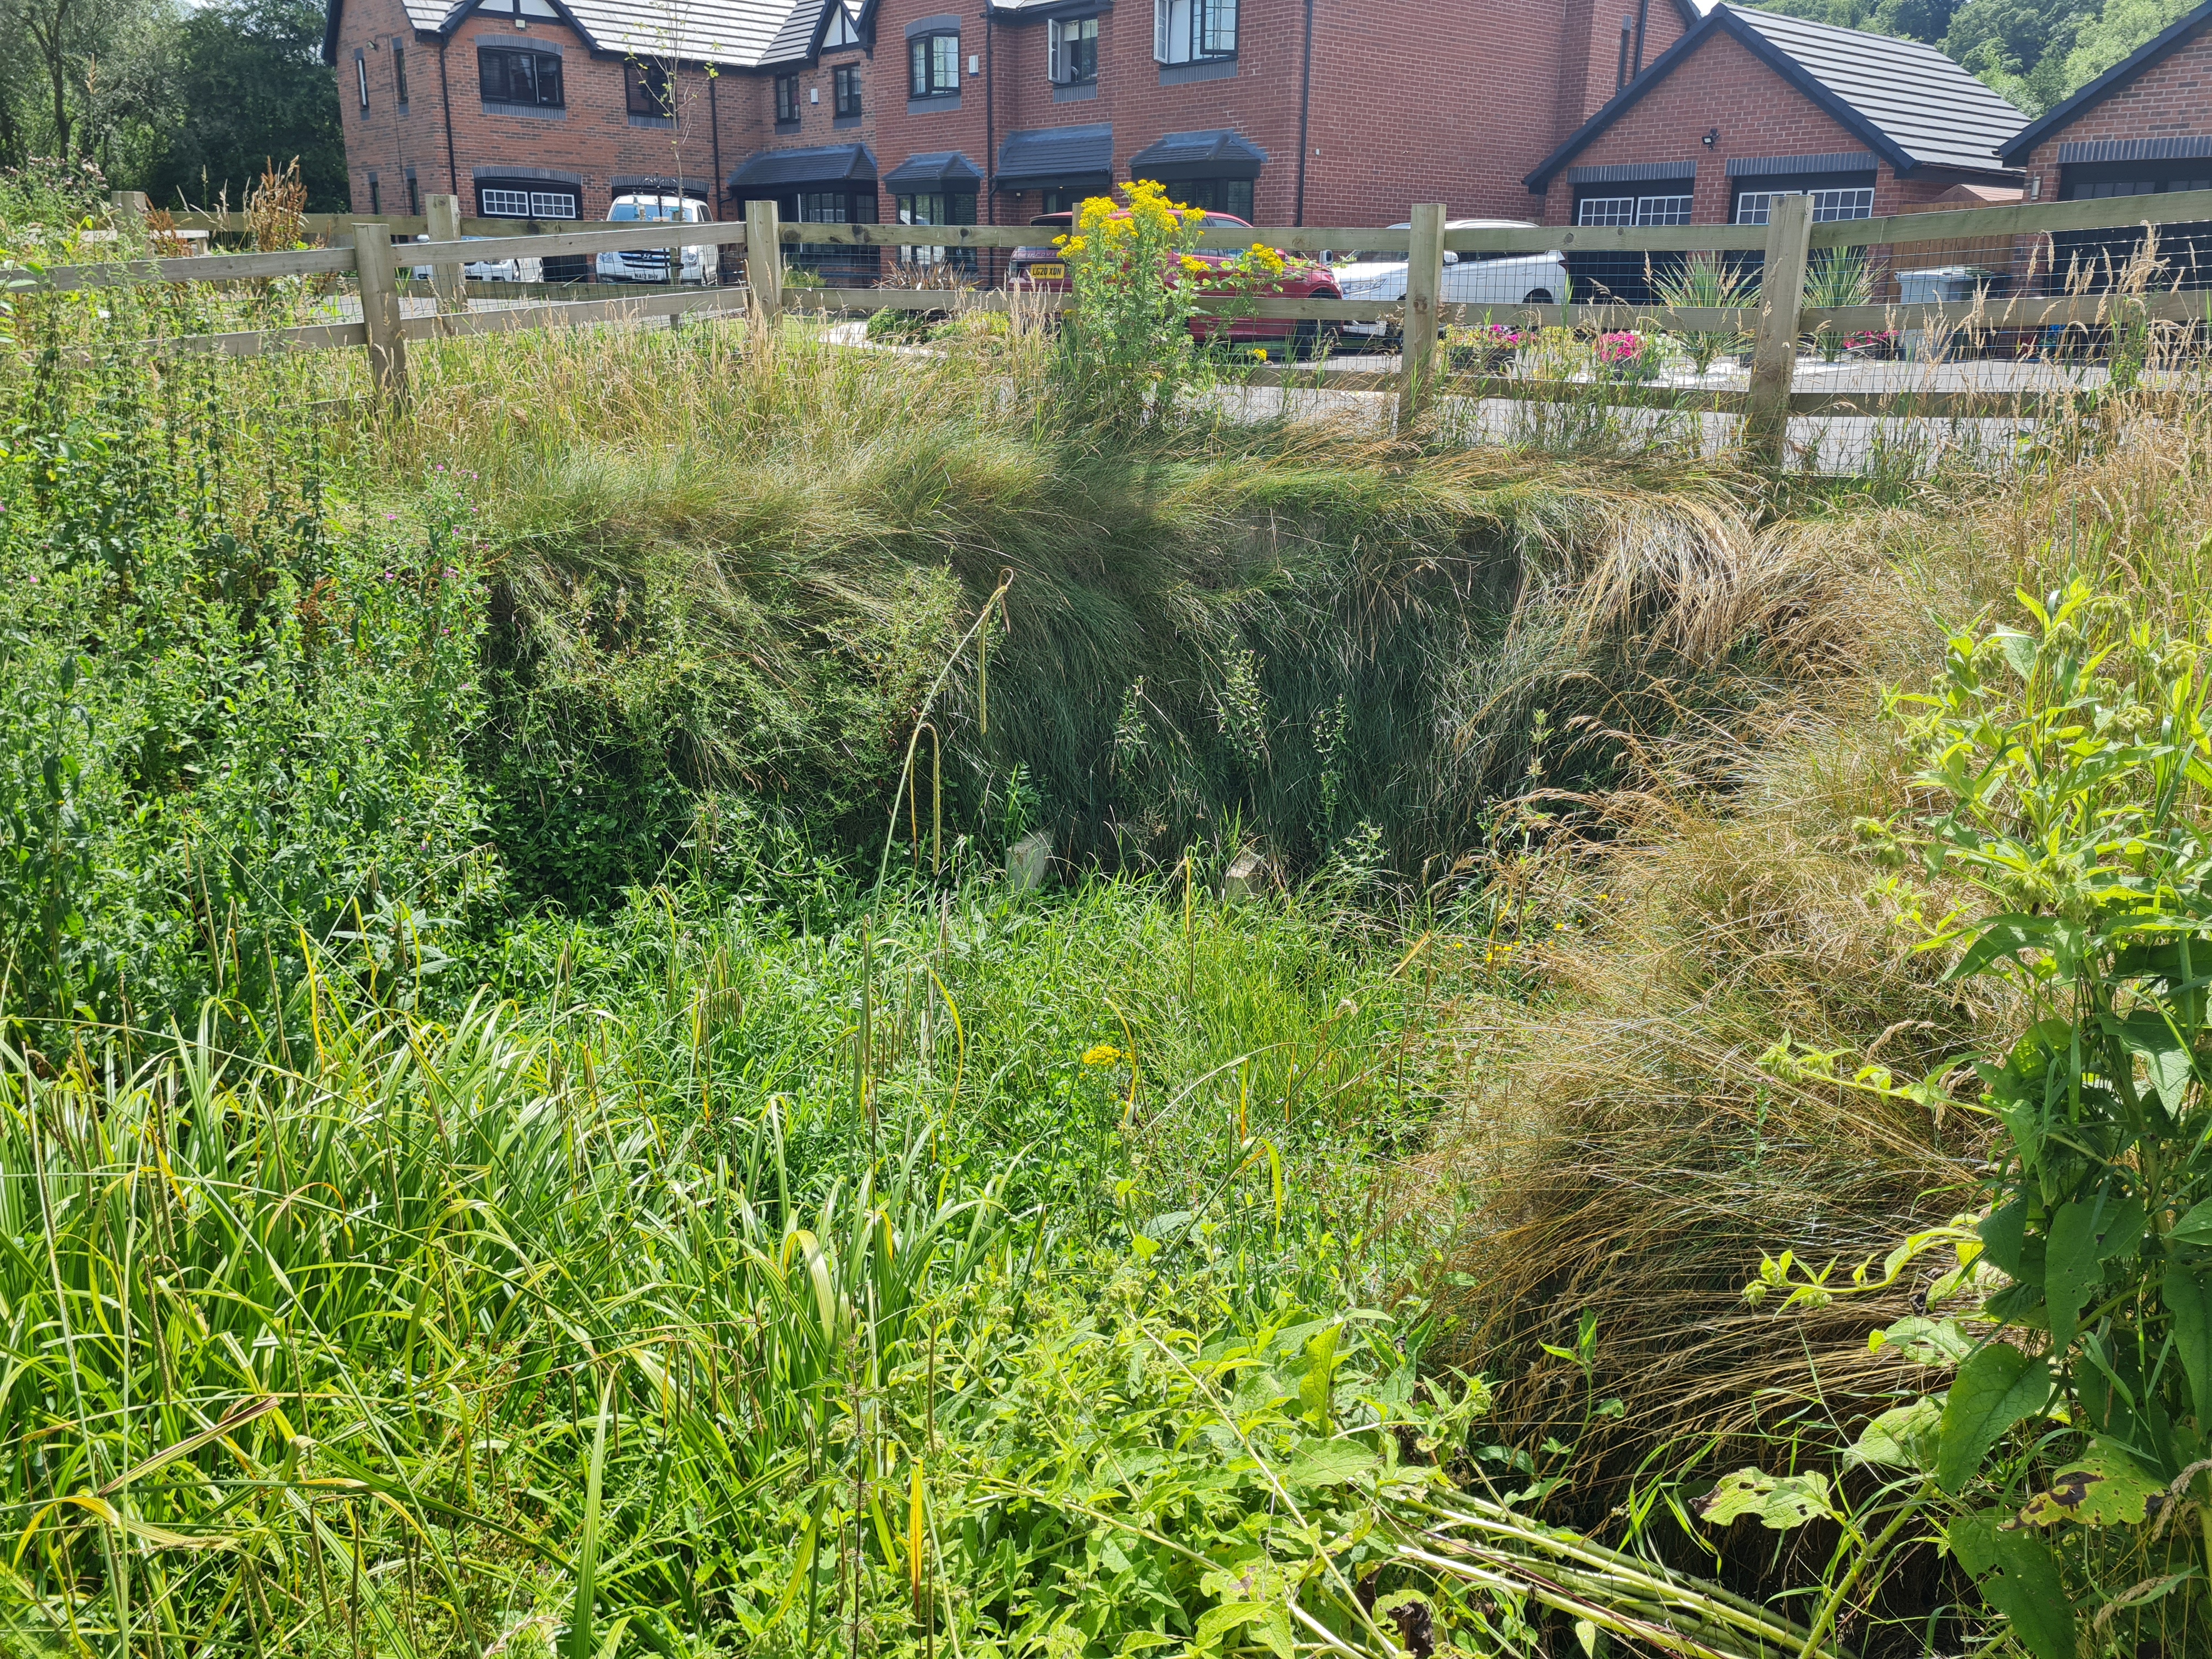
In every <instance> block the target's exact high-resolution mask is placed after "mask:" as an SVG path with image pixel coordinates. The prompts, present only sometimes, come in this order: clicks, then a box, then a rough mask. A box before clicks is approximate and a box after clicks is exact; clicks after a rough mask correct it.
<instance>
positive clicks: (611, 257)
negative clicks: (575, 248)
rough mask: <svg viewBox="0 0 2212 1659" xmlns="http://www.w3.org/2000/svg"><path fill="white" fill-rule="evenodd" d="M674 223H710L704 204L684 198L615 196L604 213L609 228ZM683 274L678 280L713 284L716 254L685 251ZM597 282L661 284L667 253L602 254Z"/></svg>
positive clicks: (718, 265) (665, 273)
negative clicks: (650, 223) (662, 220)
mask: <svg viewBox="0 0 2212 1659" xmlns="http://www.w3.org/2000/svg"><path fill="white" fill-rule="evenodd" d="M660 219H668V220H678V221H681V222H683V223H684V224H687V225H703V224H708V223H710V222H711V221H709V220H708V217H707V204H705V203H704V202H699V201H694V200H693V199H692V198H690V197H688V196H617V197H615V204H614V205H613V206H612V207H611V208H609V209H608V210H607V222H608V223H609V224H611V225H629V224H636V223H638V222H641V221H644V222H652V221H654V220H660ZM683 259H684V271H683V276H682V278H681V280H683V281H684V282H687V283H713V282H715V281H717V280H718V279H719V276H720V270H721V254H720V250H719V249H717V248H714V247H712V246H702V247H687V248H685V249H684V252H683ZM598 270H599V280H600V281H601V282H603V283H665V282H666V281H667V280H668V250H667V249H666V248H659V247H645V248H632V249H629V250H628V251H627V252H622V253H602V254H600V255H599V259H598Z"/></svg>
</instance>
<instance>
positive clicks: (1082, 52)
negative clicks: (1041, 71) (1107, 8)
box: [1045, 17, 1098, 87]
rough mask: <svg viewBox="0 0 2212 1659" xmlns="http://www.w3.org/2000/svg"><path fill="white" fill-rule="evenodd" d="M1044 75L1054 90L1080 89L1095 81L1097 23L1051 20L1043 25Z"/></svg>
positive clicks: (1086, 19)
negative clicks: (1047, 75)
mask: <svg viewBox="0 0 2212 1659" xmlns="http://www.w3.org/2000/svg"><path fill="white" fill-rule="evenodd" d="M1045 27H1046V31H1047V42H1048V44H1047V52H1048V64H1049V69H1048V73H1049V74H1050V76H1051V78H1052V83H1053V84H1054V86H1057V87H1074V86H1081V85H1084V84H1085V83H1086V82H1092V81H1096V80H1097V78H1098V20H1097V18H1096V17H1055V18H1054V19H1052V20H1051V21H1049V22H1048V23H1047V24H1046V26H1045Z"/></svg>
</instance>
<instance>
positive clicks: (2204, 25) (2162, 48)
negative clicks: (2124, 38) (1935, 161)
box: [1998, 0, 2212, 162]
mask: <svg viewBox="0 0 2212 1659" xmlns="http://www.w3.org/2000/svg"><path fill="white" fill-rule="evenodd" d="M2207 29H2212V0H2204V3H2203V5H2201V6H2199V7H2197V9H2196V10H2194V11H2192V12H2189V13H2187V14H2185V15H2183V16H2182V17H2180V18H2179V19H2178V20H2177V21H2175V22H2174V23H2173V24H2172V26H2171V27H2167V28H2165V29H2163V30H2161V31H2160V33H2157V34H2155V35H2154V36H2152V37H2151V38H2150V39H2149V40H2146V41H2144V42H2143V43H2142V45H2141V46H2137V47H2136V49H2135V50H2134V51H2133V52H2130V53H2129V54H2128V55H2127V56H2126V57H2125V58H2122V59H2120V61H2119V62H2118V63H2117V64H2113V65H2112V68H2110V69H2108V70H2106V71H2105V72H2104V73H2103V74H2102V75H2100V76H2098V77H2097V78H2096V79H2095V80H2093V81H2092V82H2089V84H2088V85H2087V86H2086V87H2084V88H2081V91H2079V92H2077V93H2075V94H2074V95H2073V96H2072V97H2071V98H2069V99H2068V100H2066V101H2065V102H2064V103H2063V104H2060V105H2057V106H2056V107H2054V108H2053V109H2051V111H2050V112H2049V113H2047V114H2045V115H2044V116H2042V117H2041V118H2039V119H2036V120H2033V121H2031V122H2029V123H2028V124H2027V125H2026V126H2024V127H2022V128H2021V130H2020V131H2018V132H2016V133H2015V134H2014V135H2013V136H2012V137H2010V138H2008V139H2007V140H2006V141H2005V145H2004V148H2003V149H2002V150H2000V151H1999V152H1998V154H2000V155H2002V156H2003V157H2004V159H2005V160H2006V161H2014V162H2018V161H2026V160H2027V153H2028V152H2029V151H2030V150H2032V149H2034V148H2035V147H2036V146H2037V145H2038V144H2039V143H2042V142H2043V141H2044V140H2045V139H2046V138H2048V137H2051V134H2052V133H2054V132H2057V131H2058V130H2059V129H2060V128H2062V127H2064V126H2067V125H2070V124H2072V123H2073V122H2075V121H2076V120H2079V119H2080V118H2081V117H2082V116H2084V115H2087V113H2088V112H2090V111H2091V110H2093V109H2094V108H2096V107H2097V106H2098V105H2100V104H2101V103H2103V102H2104V101H2105V100H2106V99H2107V98H2110V97H2111V96H2112V94H2114V93H2117V92H2124V91H2125V90H2126V89H2127V87H2128V83H2129V82H2131V81H2133V80H2134V79H2135V78H2136V76H2139V75H2141V74H2142V72H2143V71H2144V70H2148V69H2150V68H2152V67H2153V66H2154V65H2155V64H2161V63H2163V62H2165V60H2166V59H2167V58H2171V57H2172V55H2173V54H2174V53H2175V52H2179V51H2180V50H2181V49H2182V48H2183V47H2184V46H2187V45H2188V44H2189V43H2190V42H2191V41H2192V40H2195V39H2196V38H2197V36H2198V35H2200V34H2202V33H2204V32H2205V31H2206V30H2207Z"/></svg>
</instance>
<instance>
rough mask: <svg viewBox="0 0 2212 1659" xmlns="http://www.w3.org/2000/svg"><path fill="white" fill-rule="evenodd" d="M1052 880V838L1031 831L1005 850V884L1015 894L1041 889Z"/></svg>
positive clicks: (1034, 830)
mask: <svg viewBox="0 0 2212 1659" xmlns="http://www.w3.org/2000/svg"><path fill="white" fill-rule="evenodd" d="M1051 879H1052V837H1051V836H1048V835H1047V834H1046V833H1045V832H1044V831H1043V830H1042V829H1032V830H1030V833H1029V834H1027V835H1026V836H1023V837H1022V838H1021V839H1020V840H1019V841H1018V842H1015V843H1014V844H1013V845H1012V847H1009V848H1007V849H1006V884H1007V885H1008V886H1010V887H1012V889H1013V890H1014V891H1016V892H1017V893H1026V892H1029V891H1030V890H1033V889H1036V888H1039V887H1042V886H1043V885H1044V884H1045V883H1046V882H1048V881H1049V880H1051Z"/></svg>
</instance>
